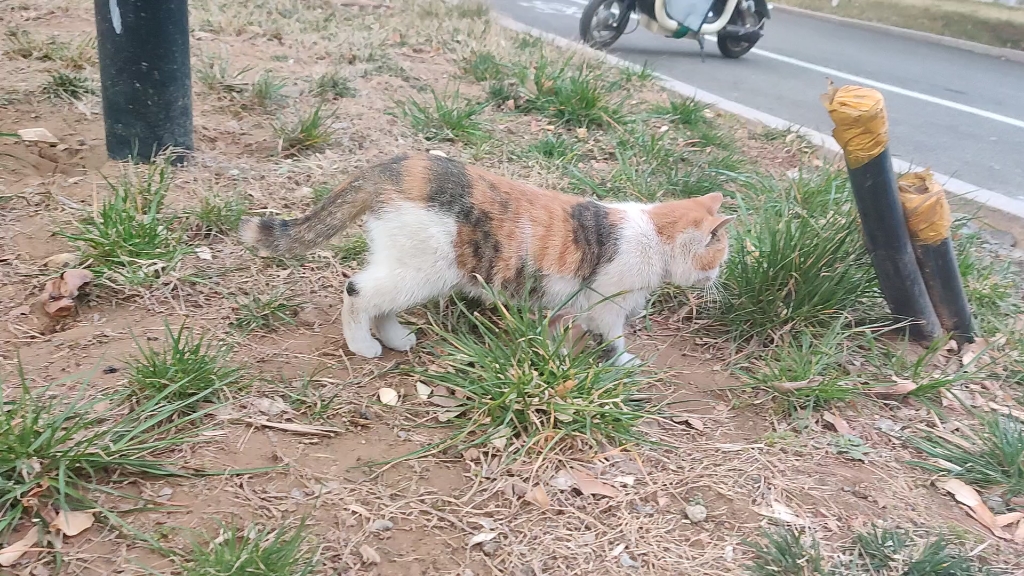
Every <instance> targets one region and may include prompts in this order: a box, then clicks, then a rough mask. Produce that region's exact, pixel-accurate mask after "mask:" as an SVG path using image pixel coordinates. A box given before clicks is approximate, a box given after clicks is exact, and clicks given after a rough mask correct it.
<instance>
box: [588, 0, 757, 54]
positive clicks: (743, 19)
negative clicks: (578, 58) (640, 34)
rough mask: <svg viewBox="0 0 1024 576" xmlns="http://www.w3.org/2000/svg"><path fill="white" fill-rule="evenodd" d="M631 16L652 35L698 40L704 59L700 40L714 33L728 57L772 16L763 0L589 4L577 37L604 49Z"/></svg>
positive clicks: (607, 0)
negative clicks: (670, 14) (634, 16)
mask: <svg viewBox="0 0 1024 576" xmlns="http://www.w3.org/2000/svg"><path fill="white" fill-rule="evenodd" d="M666 4H667V6H666ZM666 9H667V10H668V11H666ZM634 12H635V13H636V15H637V18H638V19H639V21H640V26H643V27H644V28H646V29H648V30H650V31H651V32H653V33H654V34H658V35H660V36H665V37H668V38H691V39H696V40H697V42H699V43H700V47H701V51H702V55H703V50H704V36H709V35H712V34H715V35H717V36H718V49H719V50H720V51H721V52H722V55H723V56H725V57H726V58H739V57H740V56H743V55H744V54H746V53H747V52H749V51H750V49H751V48H753V47H754V44H756V43H757V41H758V40H760V39H761V36H762V35H763V34H764V23H765V20H767V19H768V18H770V17H771V14H770V10H769V8H768V2H767V0H590V3H589V4H587V7H586V8H584V9H583V16H582V17H580V38H581V39H582V40H583V41H584V42H585V43H586V44H588V45H589V46H591V47H593V48H598V49H601V50H604V49H607V48H609V47H610V46H611V45H612V44H614V43H615V42H616V41H617V40H618V39H619V37H621V36H622V35H623V34H624V33H625V32H626V28H627V26H629V21H630V15H632V14H633V13H634ZM669 12H671V13H672V16H669ZM674 18H678V19H679V20H676V19H674Z"/></svg>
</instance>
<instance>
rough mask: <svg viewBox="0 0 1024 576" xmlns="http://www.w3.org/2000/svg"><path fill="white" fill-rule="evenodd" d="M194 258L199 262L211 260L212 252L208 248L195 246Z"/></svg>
mask: <svg viewBox="0 0 1024 576" xmlns="http://www.w3.org/2000/svg"><path fill="white" fill-rule="evenodd" d="M196 256H198V257H199V258H200V259H201V260H213V250H210V247H209V246H196Z"/></svg>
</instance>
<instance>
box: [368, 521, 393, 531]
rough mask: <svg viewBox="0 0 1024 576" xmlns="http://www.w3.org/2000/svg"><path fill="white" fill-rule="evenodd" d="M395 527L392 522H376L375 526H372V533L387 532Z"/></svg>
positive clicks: (374, 522)
mask: <svg viewBox="0 0 1024 576" xmlns="http://www.w3.org/2000/svg"><path fill="white" fill-rule="evenodd" d="M394 527H395V523H394V522H392V521H390V520H374V521H373V524H370V531H371V532H387V531H388V530H391V529H392V528H394Z"/></svg>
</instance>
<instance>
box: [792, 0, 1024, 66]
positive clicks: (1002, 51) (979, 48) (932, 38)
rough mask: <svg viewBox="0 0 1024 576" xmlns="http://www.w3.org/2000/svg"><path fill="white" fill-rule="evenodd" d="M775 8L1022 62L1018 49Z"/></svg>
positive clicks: (803, 11)
mask: <svg viewBox="0 0 1024 576" xmlns="http://www.w3.org/2000/svg"><path fill="white" fill-rule="evenodd" d="M776 10H777V11H779V12H789V13H791V14H799V15H800V16H807V17H808V18H816V19H818V20H824V21H826V22H836V23H840V24H845V25H847V26H853V27H856V28H863V29H865V30H874V31H878V32H886V33H888V34H892V35H894V36H902V37H904V38H912V39H914V40H921V41H923V42H931V43H932V44H941V45H943V46H948V47H950V48H959V49H961V50H967V51H970V52H975V53H977V54H984V55H985V56H994V57H996V58H1002V59H1004V60H1010V61H1012V62H1020V63H1021V64H1024V52H1022V51H1020V50H1012V49H1010V48H998V47H996V46H989V45H987V44H979V43H977V42H971V41H969V40H961V39H959V38H950V37H949V36H940V35H938V34H932V33H930V32H920V31H918V30H910V29H909V28H900V27H898V26H889V25H888V24H878V23H876V22H867V21H864V20H855V19H853V18H846V17H844V16H836V15H835V14H825V13H823V12H815V11H813V10H806V9H804V8H794V7H792V6H783V5H782V4H772V11H776Z"/></svg>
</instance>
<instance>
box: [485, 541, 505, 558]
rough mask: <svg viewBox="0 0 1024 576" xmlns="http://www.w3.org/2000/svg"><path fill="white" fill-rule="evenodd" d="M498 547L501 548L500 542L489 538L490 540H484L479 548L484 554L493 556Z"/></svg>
mask: <svg viewBox="0 0 1024 576" xmlns="http://www.w3.org/2000/svg"><path fill="white" fill-rule="evenodd" d="M498 548H501V544H500V543H498V542H495V541H494V540H491V541H490V542H484V544H483V546H481V547H480V550H481V551H482V552H483V553H484V556H494V555H495V554H497V553H498Z"/></svg>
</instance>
